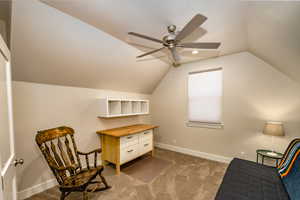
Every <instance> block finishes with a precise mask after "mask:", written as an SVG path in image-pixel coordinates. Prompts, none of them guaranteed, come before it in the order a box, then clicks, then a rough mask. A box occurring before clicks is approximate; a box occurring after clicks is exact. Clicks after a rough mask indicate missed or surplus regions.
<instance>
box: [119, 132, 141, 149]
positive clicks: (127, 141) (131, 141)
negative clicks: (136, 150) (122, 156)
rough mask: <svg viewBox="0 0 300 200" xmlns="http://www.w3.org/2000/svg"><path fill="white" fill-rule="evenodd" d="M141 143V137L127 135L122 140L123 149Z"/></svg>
mask: <svg viewBox="0 0 300 200" xmlns="http://www.w3.org/2000/svg"><path fill="white" fill-rule="evenodd" d="M138 143H139V135H138V134H134V135H127V136H123V137H121V138H120V145H121V148H124V147H129V146H132V145H135V144H138Z"/></svg>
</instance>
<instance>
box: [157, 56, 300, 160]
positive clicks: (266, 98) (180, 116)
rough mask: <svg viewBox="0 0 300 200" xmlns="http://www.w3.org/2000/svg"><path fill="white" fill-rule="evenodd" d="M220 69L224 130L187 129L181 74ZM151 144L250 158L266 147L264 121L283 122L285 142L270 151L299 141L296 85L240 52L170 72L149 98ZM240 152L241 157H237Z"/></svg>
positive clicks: (281, 140)
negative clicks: (153, 141)
mask: <svg viewBox="0 0 300 200" xmlns="http://www.w3.org/2000/svg"><path fill="white" fill-rule="evenodd" d="M217 67H222V68H223V71H224V99H223V118H224V129H207V128H196V127H187V126H186V125H185V123H186V119H187V74H188V72H190V71H197V70H201V69H208V68H217ZM151 103H152V107H151V108H152V110H151V113H152V123H154V124H156V125H159V126H160V127H159V131H158V136H157V137H156V141H157V142H159V143H164V144H170V145H175V146H179V147H184V148H188V149H192V150H195V151H200V152H206V153H211V154H216V155H221V156H225V157H242V158H243V157H244V158H247V159H250V160H255V159H256V154H255V150H256V149H258V148H271V140H270V136H266V135H263V134H262V129H263V125H264V122H265V121H267V120H278V121H283V122H284V125H285V130H286V133H287V135H286V137H284V138H280V137H279V138H274V142H275V144H274V147H275V150H278V151H283V150H284V149H285V147H286V145H287V144H288V142H289V141H290V140H291V139H292V138H294V137H299V136H300V123H299V122H300V85H299V83H298V82H295V81H293V80H292V79H290V78H289V77H287V76H286V75H284V74H283V73H281V72H279V71H277V70H276V69H274V68H273V67H272V66H270V65H268V64H266V63H265V62H263V61H262V60H260V59H259V58H257V57H255V56H254V55H252V54H250V53H248V52H243V53H239V54H233V55H230V56H225V57H219V58H215V59H210V60H206V61H200V62H196V63H190V64H186V65H183V66H181V67H179V68H172V69H170V71H169V73H168V74H167V75H166V76H165V77H164V79H163V80H162V81H161V83H160V84H159V85H158V87H157V88H156V90H155V91H154V92H153V95H152V96H151ZM241 152H245V155H244V156H241V154H240V153H241Z"/></svg>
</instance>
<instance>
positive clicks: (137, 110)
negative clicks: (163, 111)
mask: <svg viewBox="0 0 300 200" xmlns="http://www.w3.org/2000/svg"><path fill="white" fill-rule="evenodd" d="M97 105H98V108H99V110H100V113H99V117H103V118H112V117H125V116H132V115H146V114H149V100H139V99H118V98H109V97H108V98H102V99H98V103H97Z"/></svg>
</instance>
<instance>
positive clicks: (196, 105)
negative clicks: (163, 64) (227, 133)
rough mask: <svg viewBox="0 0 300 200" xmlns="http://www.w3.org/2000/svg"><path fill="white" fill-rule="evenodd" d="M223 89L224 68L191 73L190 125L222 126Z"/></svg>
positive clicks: (189, 76)
mask: <svg viewBox="0 0 300 200" xmlns="http://www.w3.org/2000/svg"><path fill="white" fill-rule="evenodd" d="M222 91H223V73H222V68H218V69H211V70H205V71H199V72H190V73H189V75H188V120H189V123H188V125H189V126H199V125H200V126H203V125H204V126H208V127H210V126H212V128H214V126H215V127H217V128H218V127H222V93H223V92H222Z"/></svg>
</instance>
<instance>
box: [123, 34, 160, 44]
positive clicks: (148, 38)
mask: <svg viewBox="0 0 300 200" xmlns="http://www.w3.org/2000/svg"><path fill="white" fill-rule="evenodd" d="M128 34H129V35H134V36H136V37H140V38H143V39H146V40H151V41H153V42H158V43H163V41H162V40H159V39H156V38H152V37H149V36H146V35H142V34H139V33H134V32H129V33H128Z"/></svg>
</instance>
